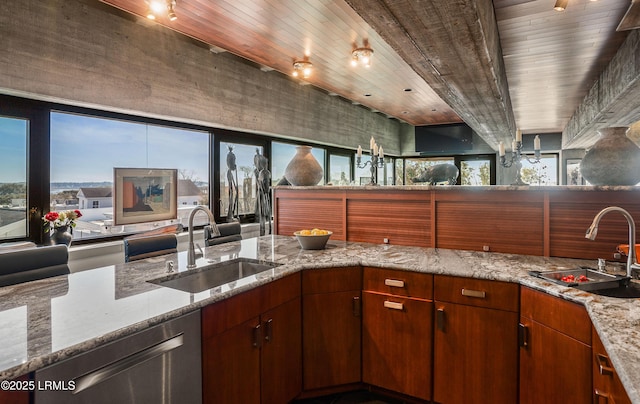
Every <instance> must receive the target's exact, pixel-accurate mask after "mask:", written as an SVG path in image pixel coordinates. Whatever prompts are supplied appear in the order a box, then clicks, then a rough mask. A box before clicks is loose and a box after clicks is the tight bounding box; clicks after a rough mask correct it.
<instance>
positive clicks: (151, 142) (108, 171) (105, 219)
mask: <svg viewBox="0 0 640 404" xmlns="http://www.w3.org/2000/svg"><path fill="white" fill-rule="evenodd" d="M50 117H51V151H50V153H51V175H50V193H51V207H50V209H51V210H65V209H74V208H78V207H81V208H83V209H85V210H83V211H82V214H83V216H82V218H80V220H79V221H78V224H77V226H76V228H75V229H74V231H73V236H74V239H79V238H93V237H103V236H109V235H112V234H121V233H125V234H126V233H130V232H137V231H145V230H149V229H151V228H154V227H157V226H158V225H161V226H162V225H167V224H170V223H171V222H172V221H161V222H156V223H140V224H132V225H124V226H114V224H113V194H112V185H113V169H114V168H116V167H120V168H172V169H177V170H178V173H179V174H178V205H179V207H178V219H177V220H176V222H179V223H184V224H186V222H187V218H188V216H189V213H190V212H191V210H192V209H193V207H192V202H198V203H202V204H208V192H207V191H208V184H209V137H210V135H209V133H208V132H204V131H196V130H190V129H183V128H177V127H166V126H159V125H152V124H147V123H141V122H132V121H126V120H121V119H110V118H103V117H95V116H88V115H81V114H72V113H66V112H51V114H50ZM185 201H186V202H187V203H188V206H186V207H182V202H185ZM85 206H86V208H84V207H85ZM203 216H204V215H203Z"/></svg>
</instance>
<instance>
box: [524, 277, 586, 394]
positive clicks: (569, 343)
mask: <svg viewBox="0 0 640 404" xmlns="http://www.w3.org/2000/svg"><path fill="white" fill-rule="evenodd" d="M520 323H521V324H520V328H521V330H520V332H521V338H520V403H523V404H526V403H531V404H534V403H545V402H546V403H576V404H580V403H585V404H587V403H590V402H591V401H592V388H591V386H592V375H591V373H592V372H591V366H592V365H591V321H590V320H589V316H588V314H587V312H586V310H585V308H584V307H583V306H582V305H579V304H576V303H572V302H569V301H566V300H563V299H561V298H557V297H553V296H550V295H547V294H545V293H543V292H539V291H535V290H532V289H529V288H525V287H523V288H522V290H521V317H520Z"/></svg>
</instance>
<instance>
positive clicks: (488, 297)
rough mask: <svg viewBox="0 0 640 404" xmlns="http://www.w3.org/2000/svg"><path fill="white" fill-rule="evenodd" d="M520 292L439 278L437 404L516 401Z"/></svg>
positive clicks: (499, 284)
mask: <svg viewBox="0 0 640 404" xmlns="http://www.w3.org/2000/svg"><path fill="white" fill-rule="evenodd" d="M518 289H519V286H518V285H517V284H511V283H505V282H497V281H485V280H478V279H468V278H456V277H450V276H435V278H434V300H435V327H434V365H433V366H434V370H433V372H434V379H433V380H434V381H433V399H434V401H435V402H438V403H443V404H446V403H468V402H473V403H492V404H495V403H505V404H510V403H515V402H517V399H518ZM539 402H544V401H539Z"/></svg>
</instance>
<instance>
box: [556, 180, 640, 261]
mask: <svg viewBox="0 0 640 404" xmlns="http://www.w3.org/2000/svg"><path fill="white" fill-rule="evenodd" d="M607 206H619V207H621V208H623V209H626V210H627V211H629V213H630V214H631V216H633V218H634V219H635V221H636V224H638V223H640V222H638V220H639V219H640V190H639V191H622V192H621V191H617V192H607V191H602V192H599V191H589V192H584V193H583V192H570V193H566V192H565V193H560V192H551V193H550V195H549V217H550V220H549V221H550V236H549V237H550V240H549V241H550V243H549V244H550V255H551V256H553V257H568V258H586V259H597V258H604V259H606V260H611V259H613V253H614V252H615V251H616V246H618V244H627V242H628V239H629V230H628V225H627V221H626V220H625V219H624V217H623V216H622V215H621V214H620V213H618V212H610V213H607V214H606V215H605V216H604V217H603V218H602V220H601V221H600V225H599V226H598V235H597V237H596V239H595V240H594V241H591V240H587V239H586V238H585V237H584V235H585V233H586V231H587V229H588V228H589V226H590V225H591V222H592V221H593V218H594V216H595V215H596V214H597V213H598V212H600V210H602V209H603V208H606V207H607ZM639 235H640V234H638V229H636V238H637V237H638V236H639ZM594 265H595V264H594Z"/></svg>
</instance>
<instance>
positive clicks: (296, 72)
mask: <svg viewBox="0 0 640 404" xmlns="http://www.w3.org/2000/svg"><path fill="white" fill-rule="evenodd" d="M312 71H313V63H311V62H310V61H309V60H308V59H307V58H306V57H305V59H304V60H296V61H294V62H293V73H291V75H292V76H293V77H300V76H302V77H303V78H305V79H306V78H308V77H309V76H311V72H312Z"/></svg>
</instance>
